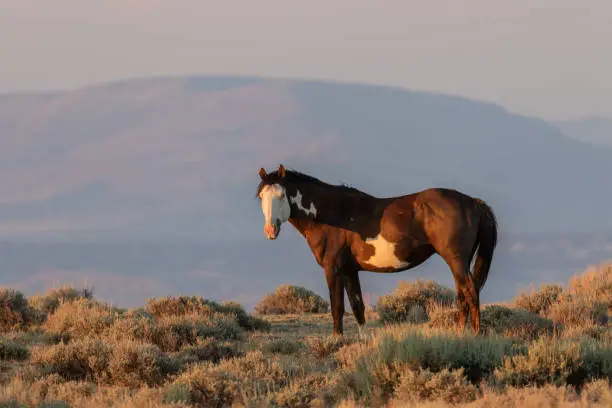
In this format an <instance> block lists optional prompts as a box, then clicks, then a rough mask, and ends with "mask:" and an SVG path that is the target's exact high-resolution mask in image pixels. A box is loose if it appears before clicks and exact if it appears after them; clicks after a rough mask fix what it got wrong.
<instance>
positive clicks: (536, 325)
mask: <svg viewBox="0 0 612 408" xmlns="http://www.w3.org/2000/svg"><path fill="white" fill-rule="evenodd" d="M480 316H481V324H482V326H483V328H484V329H485V330H490V331H492V332H494V333H498V334H502V335H506V336H512V337H520V338H523V339H527V340H532V339H535V338H538V337H540V336H543V335H550V334H552V332H553V331H554V329H555V325H554V323H553V322H552V320H550V319H546V318H543V317H541V316H539V315H537V314H535V313H532V312H528V311H526V310H522V309H511V308H508V307H505V306H499V305H491V306H487V307H485V308H484V309H483V310H482V312H481V315H480Z"/></svg>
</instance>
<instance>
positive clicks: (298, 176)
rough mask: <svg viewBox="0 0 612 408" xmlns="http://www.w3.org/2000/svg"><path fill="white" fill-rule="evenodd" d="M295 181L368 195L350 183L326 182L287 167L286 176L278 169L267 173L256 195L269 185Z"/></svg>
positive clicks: (284, 185)
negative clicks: (334, 183) (281, 174)
mask: <svg viewBox="0 0 612 408" xmlns="http://www.w3.org/2000/svg"><path fill="white" fill-rule="evenodd" d="M293 183H309V184H314V185H317V186H319V187H323V188H333V189H340V190H341V191H342V192H346V193H359V194H364V195H368V194H366V193H364V192H363V191H361V190H358V189H356V188H355V187H351V186H349V185H348V184H338V185H333V184H329V183H325V182H324V181H321V180H319V179H318V178H316V177H313V176H310V175H308V174H304V173H301V172H299V171H296V170H289V169H287V170H285V177H284V178H282V177H281V176H280V175H279V174H278V170H276V171H273V172H270V173H268V174H266V175H265V176H264V178H263V179H262V180H261V182H260V183H259V185H258V186H257V193H256V196H259V193H260V192H261V190H262V189H263V188H264V187H265V186H267V185H270V184H280V185H281V186H283V187H286V186H287V185H290V184H293Z"/></svg>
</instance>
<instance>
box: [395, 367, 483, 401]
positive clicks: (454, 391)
mask: <svg viewBox="0 0 612 408" xmlns="http://www.w3.org/2000/svg"><path fill="white" fill-rule="evenodd" d="M397 382H398V384H397V386H396V387H395V389H394V393H393V396H394V402H400V401H401V402H403V403H411V404H419V403H422V402H424V401H427V400H442V401H444V402H446V403H448V404H461V403H466V402H471V401H474V400H475V399H476V395H477V388H476V386H475V385H474V384H472V383H470V382H469V381H468V380H467V378H466V377H465V375H464V374H463V368H459V369H457V370H453V371H450V370H447V369H444V370H442V371H440V372H438V373H432V372H431V371H429V370H422V369H418V370H414V371H413V370H405V371H400V374H399V378H398V380H397Z"/></svg>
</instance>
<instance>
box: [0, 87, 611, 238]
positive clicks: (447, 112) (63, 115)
mask: <svg viewBox="0 0 612 408" xmlns="http://www.w3.org/2000/svg"><path fill="white" fill-rule="evenodd" d="M0 134H1V135H2V137H1V138H0V170H1V171H0V238H2V237H5V238H7V239H31V238H36V239H42V238H43V237H48V238H50V239H55V238H79V239H80V238H91V239H95V238H99V237H105V238H108V237H120V238H122V237H135V236H141V237H143V236H144V237H148V236H156V237H198V238H202V239H208V238H213V236H214V239H235V238H240V239H244V238H245V237H253V238H259V237H260V235H261V223H262V219H261V215H260V213H259V208H258V203H257V201H255V200H254V199H253V191H254V188H255V185H256V183H257V169H258V168H259V167H260V166H266V167H273V166H277V165H278V163H279V162H283V163H284V164H285V165H287V166H289V167H293V168H296V169H299V170H302V171H305V172H308V173H311V174H313V175H314V176H316V177H319V178H321V179H323V180H325V181H328V182H332V183H335V182H340V181H342V182H346V183H349V184H352V185H354V186H355V187H357V188H361V189H363V190H366V191H368V192H370V193H373V194H378V195H393V194H402V193H407V192H412V191H416V190H418V189H422V188H426V187H430V186H450V187H456V188H460V189H462V190H464V191H466V192H467V193H470V194H474V195H478V196H481V197H482V198H484V199H485V200H487V201H489V202H491V204H492V205H493V206H494V208H495V209H496V210H497V212H498V214H499V216H500V222H501V224H502V227H503V228H504V230H507V231H510V230H511V231H517V232H525V231H530V232H538V231H589V230H593V229H597V230H602V229H608V228H611V227H612V206H610V205H609V203H610V202H611V200H612V189H609V188H607V187H608V186H609V174H612V149H602V148H600V147H595V146H592V145H590V144H587V143H581V142H579V141H576V140H574V139H572V138H569V137H567V136H564V135H563V134H562V133H561V132H560V131H559V130H558V129H557V128H556V127H555V126H552V125H549V124H548V123H546V122H544V121H542V120H538V119H533V118H526V117H523V116H519V115H514V114H511V113H509V112H507V111H506V110H504V109H503V108H501V107H499V106H496V105H492V104H487V103H481V102H476V101H471V100H466V99H462V98H458V97H452V96H445V95H437V94H429V93H420V92H411V91H406V90H402V89H395V88H388V87H376V86H364V85H353V84H337V83H322V82H308V81H280V80H279V81H274V80H264V79H258V78H223V77H195V78H178V79H174V78H168V79H163V78H162V79H143V80H133V81H126V82H119V83H112V84H107V85H100V86H95V87H90V88H86V89H82V90H77V91H70V92H57V93H41V94H25V95H4V96H0Z"/></svg>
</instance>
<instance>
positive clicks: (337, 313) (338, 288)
mask: <svg viewBox="0 0 612 408" xmlns="http://www.w3.org/2000/svg"><path fill="white" fill-rule="evenodd" d="M325 278H326V280H327V287H328V289H329V300H330V305H331V312H332V317H333V319H334V329H333V335H335V336H342V335H343V332H344V330H343V327H342V319H343V317H344V285H345V282H344V279H345V277H344V274H343V273H342V271H341V270H340V269H339V268H338V267H335V266H334V267H327V268H325Z"/></svg>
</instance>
